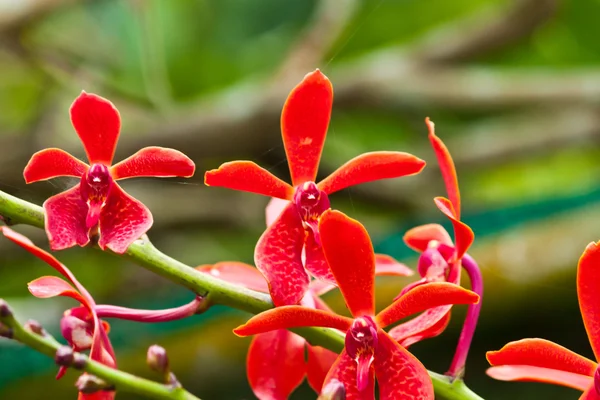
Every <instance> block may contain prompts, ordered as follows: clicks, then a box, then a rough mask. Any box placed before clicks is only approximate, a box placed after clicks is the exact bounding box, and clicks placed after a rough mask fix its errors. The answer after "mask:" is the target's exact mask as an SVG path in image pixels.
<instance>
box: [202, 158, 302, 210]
mask: <svg viewBox="0 0 600 400" xmlns="http://www.w3.org/2000/svg"><path fill="white" fill-rule="evenodd" d="M204 183H205V184H206V185H207V186H220V187H226V188H229V189H233V190H241V191H244V192H251V193H257V194H262V195H264V196H270V197H277V198H280V199H284V200H290V199H291V197H292V194H293V192H294V188H292V187H291V186H290V185H289V184H287V183H285V182H284V181H282V180H281V179H279V178H277V177H276V176H275V175H273V174H272V173H270V172H269V171H267V170H266V169H264V168H261V167H259V166H258V165H256V164H255V163H253V162H251V161H232V162H228V163H225V164H223V165H221V166H220V167H219V168H218V169H213V170H210V171H207V172H206V174H205V175H204Z"/></svg>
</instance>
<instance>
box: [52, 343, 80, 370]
mask: <svg viewBox="0 0 600 400" xmlns="http://www.w3.org/2000/svg"><path fill="white" fill-rule="evenodd" d="M74 358H75V356H74V354H73V349H72V348H70V347H69V346H61V347H59V348H58V350H56V355H55V356H54V362H56V364H57V365H60V366H62V367H70V366H71V364H73V360H74Z"/></svg>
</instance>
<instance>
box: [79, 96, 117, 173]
mask: <svg viewBox="0 0 600 400" xmlns="http://www.w3.org/2000/svg"><path fill="white" fill-rule="evenodd" d="M70 112H71V123H72V124H73V127H74V128H75V130H76V131H77V134H78V135H79V138H80V139H81V142H82V143H83V147H84V149H85V153H86V154H87V157H88V160H89V162H90V164H105V165H110V164H111V163H112V159H113V156H114V154H115V149H116V147H117V141H118V140H119V131H120V130H121V117H120V116H119V112H118V111H117V109H116V108H115V106H114V105H113V104H112V103H111V102H110V101H108V100H106V99H104V98H102V97H100V96H97V95H95V94H92V93H86V92H81V94H80V95H79V97H77V99H75V101H74V102H73V104H72V105H71V110H70Z"/></svg>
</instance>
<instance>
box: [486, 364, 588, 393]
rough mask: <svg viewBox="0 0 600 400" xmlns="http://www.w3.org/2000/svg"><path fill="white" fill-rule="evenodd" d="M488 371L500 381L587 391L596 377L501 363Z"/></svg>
mask: <svg viewBox="0 0 600 400" xmlns="http://www.w3.org/2000/svg"><path fill="white" fill-rule="evenodd" d="M486 373H487V374H488V375H489V376H490V377H492V378H494V379H498V380H499V381H520V382H542V383H550V384H553V385H561V386H566V387H570V388H573V389H577V390H581V391H582V392H584V391H586V390H587V389H588V388H589V387H590V386H591V385H592V386H593V384H594V378H592V377H590V376H586V375H580V374H574V373H573V372H565V371H559V370H557V369H550V368H542V367H532V366H531V365H501V366H499V367H491V368H488V370H487V371H486Z"/></svg>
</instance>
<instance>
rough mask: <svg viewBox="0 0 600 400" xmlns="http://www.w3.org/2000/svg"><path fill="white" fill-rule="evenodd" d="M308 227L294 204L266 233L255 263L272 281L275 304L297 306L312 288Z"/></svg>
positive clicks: (268, 280) (257, 246) (263, 235)
mask: <svg viewBox="0 0 600 400" xmlns="http://www.w3.org/2000/svg"><path fill="white" fill-rule="evenodd" d="M304 236H305V232H304V227H303V226H302V220H301V219H300V216H299V215H298V212H297V211H296V209H295V206H294V205H293V204H290V205H289V206H288V207H287V208H286V209H285V210H284V211H283V213H281V215H280V216H279V218H278V219H277V221H275V223H273V225H271V226H270V227H268V228H267V230H266V231H265V232H264V233H263V234H262V236H261V237H260V239H259V240H258V243H257V244H256V248H255V250H254V262H255V264H256V267H257V268H258V270H259V271H260V272H261V273H262V274H263V275H264V277H265V279H266V280H267V282H269V291H270V293H271V298H272V299H273V304H275V305H276V306H282V305H287V304H297V303H298V302H299V301H300V300H301V299H302V297H303V296H304V293H305V292H306V290H307V289H308V283H309V281H310V277H309V276H308V274H307V273H306V270H305V269H304V266H303V265H302V247H303V245H304Z"/></svg>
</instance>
